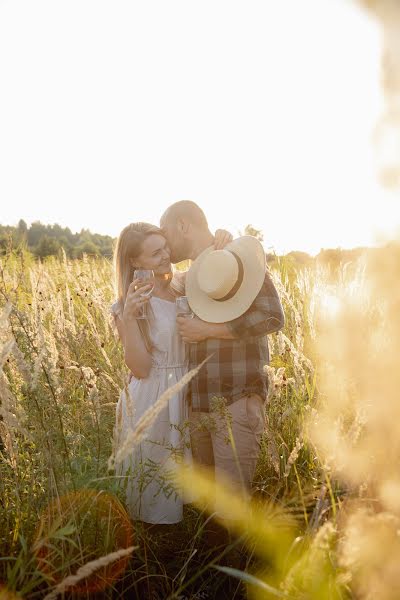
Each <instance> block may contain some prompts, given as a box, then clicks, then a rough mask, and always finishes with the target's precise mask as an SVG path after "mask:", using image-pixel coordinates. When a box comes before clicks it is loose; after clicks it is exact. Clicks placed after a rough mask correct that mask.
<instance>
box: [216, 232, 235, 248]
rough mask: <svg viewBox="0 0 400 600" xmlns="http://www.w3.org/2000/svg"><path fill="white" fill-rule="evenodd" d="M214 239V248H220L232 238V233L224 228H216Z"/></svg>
mask: <svg viewBox="0 0 400 600" xmlns="http://www.w3.org/2000/svg"><path fill="white" fill-rule="evenodd" d="M214 239H215V242H214V250H222V249H223V248H225V246H226V245H227V244H229V243H230V242H231V241H232V240H233V235H232V234H231V233H230V231H226V229H217V231H216V232H215V236H214Z"/></svg>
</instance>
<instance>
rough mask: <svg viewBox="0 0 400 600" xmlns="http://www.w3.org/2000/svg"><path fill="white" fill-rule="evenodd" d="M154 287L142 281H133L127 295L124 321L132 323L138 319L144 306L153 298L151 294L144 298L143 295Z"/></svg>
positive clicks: (123, 315)
mask: <svg viewBox="0 0 400 600" xmlns="http://www.w3.org/2000/svg"><path fill="white" fill-rule="evenodd" d="M152 287H153V285H152V284H148V283H143V281H142V280H141V279H134V280H133V281H132V283H131V284H130V286H129V289H128V293H127V295H126V300H125V306H124V312H123V314H122V320H123V321H125V322H126V321H131V320H132V319H136V318H137V316H138V315H139V314H140V311H141V310H142V306H144V305H145V304H147V302H148V301H149V300H150V298H151V294H149V295H148V296H142V294H143V293H146V292H148V291H149V290H150V289H151V288H152Z"/></svg>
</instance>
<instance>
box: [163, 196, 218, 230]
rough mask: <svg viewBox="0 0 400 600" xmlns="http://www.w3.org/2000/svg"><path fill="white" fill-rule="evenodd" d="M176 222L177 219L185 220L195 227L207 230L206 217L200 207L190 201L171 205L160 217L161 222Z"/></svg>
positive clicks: (181, 201)
mask: <svg viewBox="0 0 400 600" xmlns="http://www.w3.org/2000/svg"><path fill="white" fill-rule="evenodd" d="M164 219H165V220H166V221H167V222H170V221H172V222H177V221H179V219H182V220H185V221H187V222H188V223H190V224H191V225H194V226H195V227H200V228H202V229H203V228H204V229H208V223H207V219H206V215H205V214H204V212H203V211H202V210H201V208H200V206H198V204H196V202H193V201H192V200H180V201H179V202H175V203H174V204H171V206H169V207H168V208H167V210H166V211H165V213H164V214H163V216H162V217H161V221H163V220H164Z"/></svg>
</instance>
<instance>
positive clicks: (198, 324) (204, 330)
mask: <svg viewBox="0 0 400 600" xmlns="http://www.w3.org/2000/svg"><path fill="white" fill-rule="evenodd" d="M176 322H177V324H178V329H179V333H180V334H181V336H182V339H183V341H184V342H202V341H203V340H206V339H207V338H217V339H220V340H234V339H236V336H235V335H234V334H233V333H232V331H231V330H230V328H229V327H228V326H227V324H226V323H207V322H206V321H202V320H201V319H199V317H196V316H195V317H193V319H188V318H187V317H178V318H177V319H176Z"/></svg>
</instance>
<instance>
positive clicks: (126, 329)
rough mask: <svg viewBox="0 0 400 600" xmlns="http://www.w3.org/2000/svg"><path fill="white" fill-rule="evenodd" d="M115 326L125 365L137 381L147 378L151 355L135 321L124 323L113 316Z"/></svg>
mask: <svg viewBox="0 0 400 600" xmlns="http://www.w3.org/2000/svg"><path fill="white" fill-rule="evenodd" d="M115 324H116V326H117V329H118V333H119V337H120V339H121V342H122V345H123V347H124V354H125V363H126V366H127V367H128V369H130V371H131V372H132V373H133V375H134V376H135V377H136V378H137V379H144V378H146V377H148V375H149V373H150V369H151V354H150V353H149V352H148V351H147V349H146V346H145V343H144V341H143V336H142V333H141V331H140V329H139V325H138V322H137V320H136V319H134V318H133V319H131V320H128V321H126V320H125V319H124V318H122V319H121V318H120V317H119V316H115Z"/></svg>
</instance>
